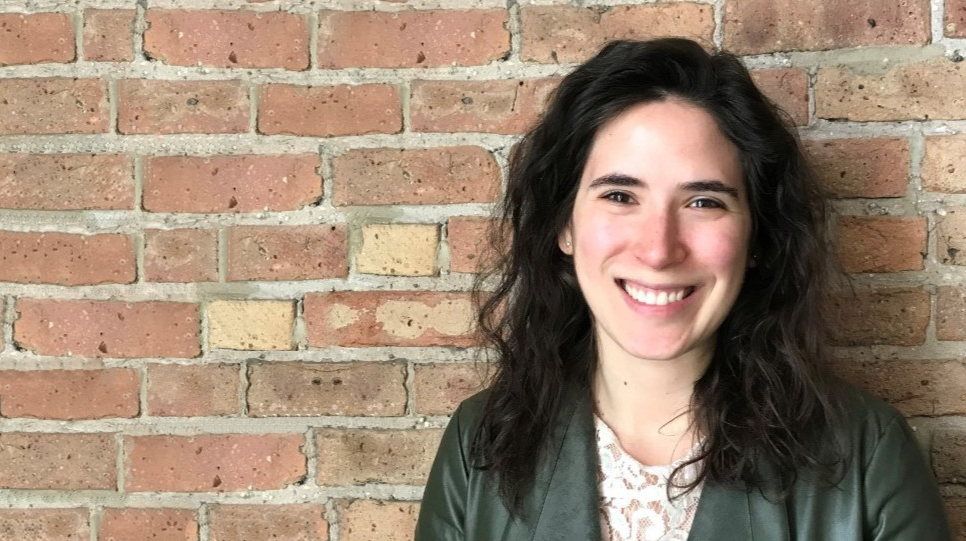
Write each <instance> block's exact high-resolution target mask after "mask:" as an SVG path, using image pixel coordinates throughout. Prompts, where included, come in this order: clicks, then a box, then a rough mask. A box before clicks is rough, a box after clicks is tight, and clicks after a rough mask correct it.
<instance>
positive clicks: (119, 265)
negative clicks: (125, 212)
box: [0, 231, 136, 285]
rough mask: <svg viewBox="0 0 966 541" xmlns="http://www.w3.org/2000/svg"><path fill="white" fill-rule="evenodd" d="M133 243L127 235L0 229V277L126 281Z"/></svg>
mask: <svg viewBox="0 0 966 541" xmlns="http://www.w3.org/2000/svg"><path fill="white" fill-rule="evenodd" d="M135 264H136V262H135V256H134V243H133V242H131V237H129V236H128V235H117V234H113V233H111V234H104V235H74V234H70V233H26V232H19V231H0V281H3V282H18V283H26V284H59V285H90V284H105V283H115V284H129V283H131V282H133V281H134V279H135V274H136V269H135Z"/></svg>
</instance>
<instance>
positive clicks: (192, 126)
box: [117, 79, 249, 134]
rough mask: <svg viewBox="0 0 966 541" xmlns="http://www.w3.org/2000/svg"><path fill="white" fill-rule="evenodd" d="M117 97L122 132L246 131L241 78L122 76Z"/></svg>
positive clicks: (246, 108)
mask: <svg viewBox="0 0 966 541" xmlns="http://www.w3.org/2000/svg"><path fill="white" fill-rule="evenodd" d="M117 99H118V109H117V130H118V131H119V132H121V133H123V134H137V133H159V134H168V133H244V132H247V131H248V117H249V114H248V113H249V105H248V88H247V87H246V86H245V85H244V84H243V83H242V82H241V81H153V80H140V79H124V80H121V81H118V82H117Z"/></svg>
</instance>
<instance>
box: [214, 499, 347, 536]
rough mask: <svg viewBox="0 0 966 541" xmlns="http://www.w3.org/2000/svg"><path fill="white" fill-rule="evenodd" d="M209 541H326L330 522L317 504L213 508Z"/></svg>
mask: <svg viewBox="0 0 966 541" xmlns="http://www.w3.org/2000/svg"><path fill="white" fill-rule="evenodd" d="M210 517H211V518H210V525H211V526H210V529H211V535H210V539H211V541H246V540H249V539H251V540H254V539H271V540H272V541H326V540H327V539H328V538H329V523H328V522H327V521H326V520H325V507H324V506H322V505H318V504H285V505H213V506H211V512H210Z"/></svg>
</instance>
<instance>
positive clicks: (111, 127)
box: [107, 77, 120, 136]
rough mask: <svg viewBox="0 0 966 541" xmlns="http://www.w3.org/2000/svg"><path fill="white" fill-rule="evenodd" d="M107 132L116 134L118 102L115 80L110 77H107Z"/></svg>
mask: <svg viewBox="0 0 966 541" xmlns="http://www.w3.org/2000/svg"><path fill="white" fill-rule="evenodd" d="M107 108H108V113H107V114H108V118H107V132H108V133H109V134H110V135H112V136H117V135H119V134H118V131H117V117H118V109H119V108H120V104H119V103H118V95H117V80H115V79H114V78H112V77H109V78H108V79H107Z"/></svg>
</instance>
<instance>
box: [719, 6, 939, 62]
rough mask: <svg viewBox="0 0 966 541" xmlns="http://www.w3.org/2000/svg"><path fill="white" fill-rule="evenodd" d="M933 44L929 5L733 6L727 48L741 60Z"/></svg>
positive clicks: (727, 17)
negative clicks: (756, 56) (772, 54)
mask: <svg viewBox="0 0 966 541" xmlns="http://www.w3.org/2000/svg"><path fill="white" fill-rule="evenodd" d="M928 42H929V0H902V1H900V2H896V1H894V0H855V1H854V2H850V3H845V2H800V1H798V0H742V1H741V2H728V4H727V5H726V8H725V19H724V46H725V48H727V49H729V50H731V51H734V52H736V53H738V54H758V53H769V52H773V51H798V50H825V49H843V48H847V47H858V46H862V45H901V44H913V43H915V44H925V43H928Z"/></svg>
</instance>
